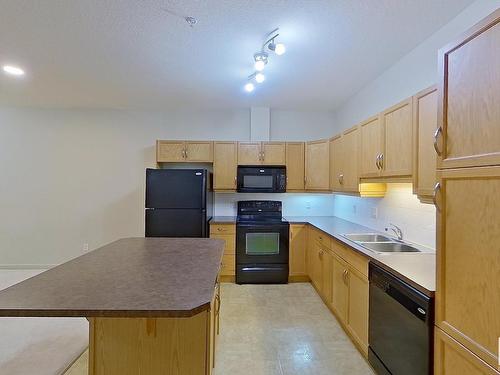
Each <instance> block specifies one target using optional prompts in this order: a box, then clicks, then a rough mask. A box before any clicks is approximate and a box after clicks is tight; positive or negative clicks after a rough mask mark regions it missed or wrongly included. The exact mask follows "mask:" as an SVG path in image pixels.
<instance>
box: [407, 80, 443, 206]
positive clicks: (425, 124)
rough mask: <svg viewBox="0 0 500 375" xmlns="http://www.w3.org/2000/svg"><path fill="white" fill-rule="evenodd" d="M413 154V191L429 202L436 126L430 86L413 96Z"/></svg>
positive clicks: (434, 91)
mask: <svg viewBox="0 0 500 375" xmlns="http://www.w3.org/2000/svg"><path fill="white" fill-rule="evenodd" d="M413 126H414V132H415V134H414V136H413V142H414V143H413V144H414V147H413V148H414V151H415V152H414V155H413V193H414V194H417V196H418V198H419V199H420V200H421V201H422V202H426V203H431V202H432V194H433V189H434V185H435V184H436V181H437V180H436V152H435V151H434V147H433V137H434V133H435V131H436V128H437V88H436V86H432V87H430V88H428V89H426V90H423V91H421V92H419V93H418V94H417V95H415V96H414V97H413Z"/></svg>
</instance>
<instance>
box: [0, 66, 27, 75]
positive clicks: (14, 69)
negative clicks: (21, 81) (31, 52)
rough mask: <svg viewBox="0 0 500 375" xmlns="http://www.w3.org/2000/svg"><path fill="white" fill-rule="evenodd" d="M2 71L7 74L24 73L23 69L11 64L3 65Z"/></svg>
mask: <svg viewBox="0 0 500 375" xmlns="http://www.w3.org/2000/svg"><path fill="white" fill-rule="evenodd" d="M2 69H3V71H4V72H5V73H7V74H10V75H12V76H23V75H24V70H22V69H21V68H18V67H17V66H12V65H4V66H3V67H2Z"/></svg>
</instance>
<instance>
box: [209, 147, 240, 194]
mask: <svg viewBox="0 0 500 375" xmlns="http://www.w3.org/2000/svg"><path fill="white" fill-rule="evenodd" d="M237 149H238V146H237V143H236V142H215V143H214V189H215V190H236V168H237Z"/></svg>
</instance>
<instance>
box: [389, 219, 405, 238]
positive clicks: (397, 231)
mask: <svg viewBox="0 0 500 375" xmlns="http://www.w3.org/2000/svg"><path fill="white" fill-rule="evenodd" d="M389 225H390V226H392V227H393V228H385V231H386V232H387V231H388V230H389V229H390V230H392V231H393V232H394V233H395V234H396V236H397V237H398V240H400V241H401V240H403V230H402V229H401V228H400V227H398V226H397V225H395V224H392V223H389Z"/></svg>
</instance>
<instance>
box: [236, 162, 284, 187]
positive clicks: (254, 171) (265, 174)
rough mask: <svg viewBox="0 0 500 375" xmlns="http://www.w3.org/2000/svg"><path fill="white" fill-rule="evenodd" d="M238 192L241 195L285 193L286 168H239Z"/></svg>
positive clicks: (262, 166)
mask: <svg viewBox="0 0 500 375" xmlns="http://www.w3.org/2000/svg"><path fill="white" fill-rule="evenodd" d="M237 191H238V192H240V193H284V192H285V191H286V167H285V166H273V165H266V166H264V165H240V166H238V178H237Z"/></svg>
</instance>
